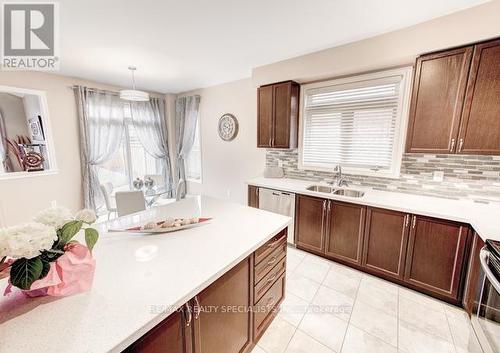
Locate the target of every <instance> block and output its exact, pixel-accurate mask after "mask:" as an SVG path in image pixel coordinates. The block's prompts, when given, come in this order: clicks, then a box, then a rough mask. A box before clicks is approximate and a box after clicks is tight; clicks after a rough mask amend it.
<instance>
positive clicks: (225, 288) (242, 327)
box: [166, 257, 253, 353]
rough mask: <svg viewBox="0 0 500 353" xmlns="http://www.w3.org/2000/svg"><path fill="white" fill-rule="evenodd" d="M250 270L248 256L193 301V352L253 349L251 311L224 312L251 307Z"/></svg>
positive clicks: (229, 351)
mask: <svg viewBox="0 0 500 353" xmlns="http://www.w3.org/2000/svg"><path fill="white" fill-rule="evenodd" d="M250 269H251V264H250V257H248V258H247V259H245V260H243V261H242V262H240V263H239V264H238V265H236V266H235V267H234V268H233V269H231V270H230V271H229V272H227V273H226V274H225V275H223V276H222V277H221V278H219V279H218V280H217V281H216V282H215V283H213V284H212V285H210V287H208V288H207V289H205V290H204V291H203V292H201V293H200V294H199V295H198V296H197V297H196V298H195V300H193V301H194V303H193V323H194V325H193V343H194V344H193V348H194V349H193V351H194V353H214V352H224V353H243V352H248V351H249V350H250V349H251V348H252V332H251V324H252V321H251V319H252V317H251V313H250V311H249V310H232V311H231V310H227V309H231V308H249V307H250V306H251V305H252V304H253V303H252V297H251V295H252V294H251V291H252V290H251V288H252V287H251V272H250ZM199 308H201V311H200V310H199ZM211 308H218V310H210V309H211ZM224 309H226V310H224ZM166 352H170V351H166Z"/></svg>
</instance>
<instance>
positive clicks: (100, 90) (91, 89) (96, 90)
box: [68, 85, 120, 96]
mask: <svg viewBox="0 0 500 353" xmlns="http://www.w3.org/2000/svg"><path fill="white" fill-rule="evenodd" d="M78 87H86V86H78V85H72V86H68V88H70V89H72V90H75V89H77V88H78ZM86 88H87V89H88V90H89V91H94V92H107V93H111V94H113V95H116V96H118V95H119V94H120V93H119V92H116V91H110V90H107V89H100V88H93V87H86Z"/></svg>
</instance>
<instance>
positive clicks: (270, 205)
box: [259, 188, 295, 244]
mask: <svg viewBox="0 0 500 353" xmlns="http://www.w3.org/2000/svg"><path fill="white" fill-rule="evenodd" d="M259 208H260V209H262V210H266V211H269V212H274V213H278V214H280V215H283V216H288V217H292V220H293V221H292V224H291V225H290V226H289V227H288V238H287V241H288V243H290V244H294V243H295V242H294V234H295V230H294V229H295V227H294V223H295V194H293V193H289V192H284V191H278V190H272V189H265V188H259Z"/></svg>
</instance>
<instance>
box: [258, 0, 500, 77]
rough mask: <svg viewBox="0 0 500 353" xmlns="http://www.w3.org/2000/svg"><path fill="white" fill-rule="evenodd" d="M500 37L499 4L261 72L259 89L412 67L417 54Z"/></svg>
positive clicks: (294, 59)
mask: <svg viewBox="0 0 500 353" xmlns="http://www.w3.org/2000/svg"><path fill="white" fill-rule="evenodd" d="M497 36H500V0H494V1H491V2H489V3H486V4H483V5H480V6H477V7H473V8H470V9H467V10H464V11H460V12H456V13H454V14H451V15H448V16H444V17H440V18H437V19H434V20H431V21H428V22H424V23H421V24H418V25H415V26H412V27H408V28H405V29H402V30H399V31H395V32H390V33H387V34H384V35H380V36H377V37H373V38H369V39H366V40H362V41H359V42H355V43H351V44H347V45H343V46H339V47H335V48H331V49H326V50H323V51H319V52H316V53H312V54H309V55H304V56H300V57H297V58H293V59H289V60H284V61H281V62H277V63H275V64H271V65H265V66H261V67H257V68H255V69H254V70H253V73H252V78H253V83H254V85H255V86H260V85H263V84H267V83H273V82H279V81H284V80H296V81H298V82H301V83H302V82H308V81H314V80H319V79H324V78H331V77H338V76H344V75H349V74H353V73H361V72H368V71H373V70H380V69H384V68H389V67H394V66H400V65H407V64H413V62H414V60H415V57H416V56H418V55H419V54H422V53H425V52H430V51H435V50H440V49H445V48H448V47H453V46H459V45H462V44H466V43H471V42H474V41H479V40H483V39H489V38H493V37H497Z"/></svg>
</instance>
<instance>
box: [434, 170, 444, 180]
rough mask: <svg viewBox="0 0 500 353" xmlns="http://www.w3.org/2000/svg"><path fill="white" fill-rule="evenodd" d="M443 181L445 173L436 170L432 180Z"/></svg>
mask: <svg viewBox="0 0 500 353" xmlns="http://www.w3.org/2000/svg"><path fill="white" fill-rule="evenodd" d="M443 179H444V172H443V171H441V170H436V171H435V172H434V173H433V176H432V180H434V181H443Z"/></svg>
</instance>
